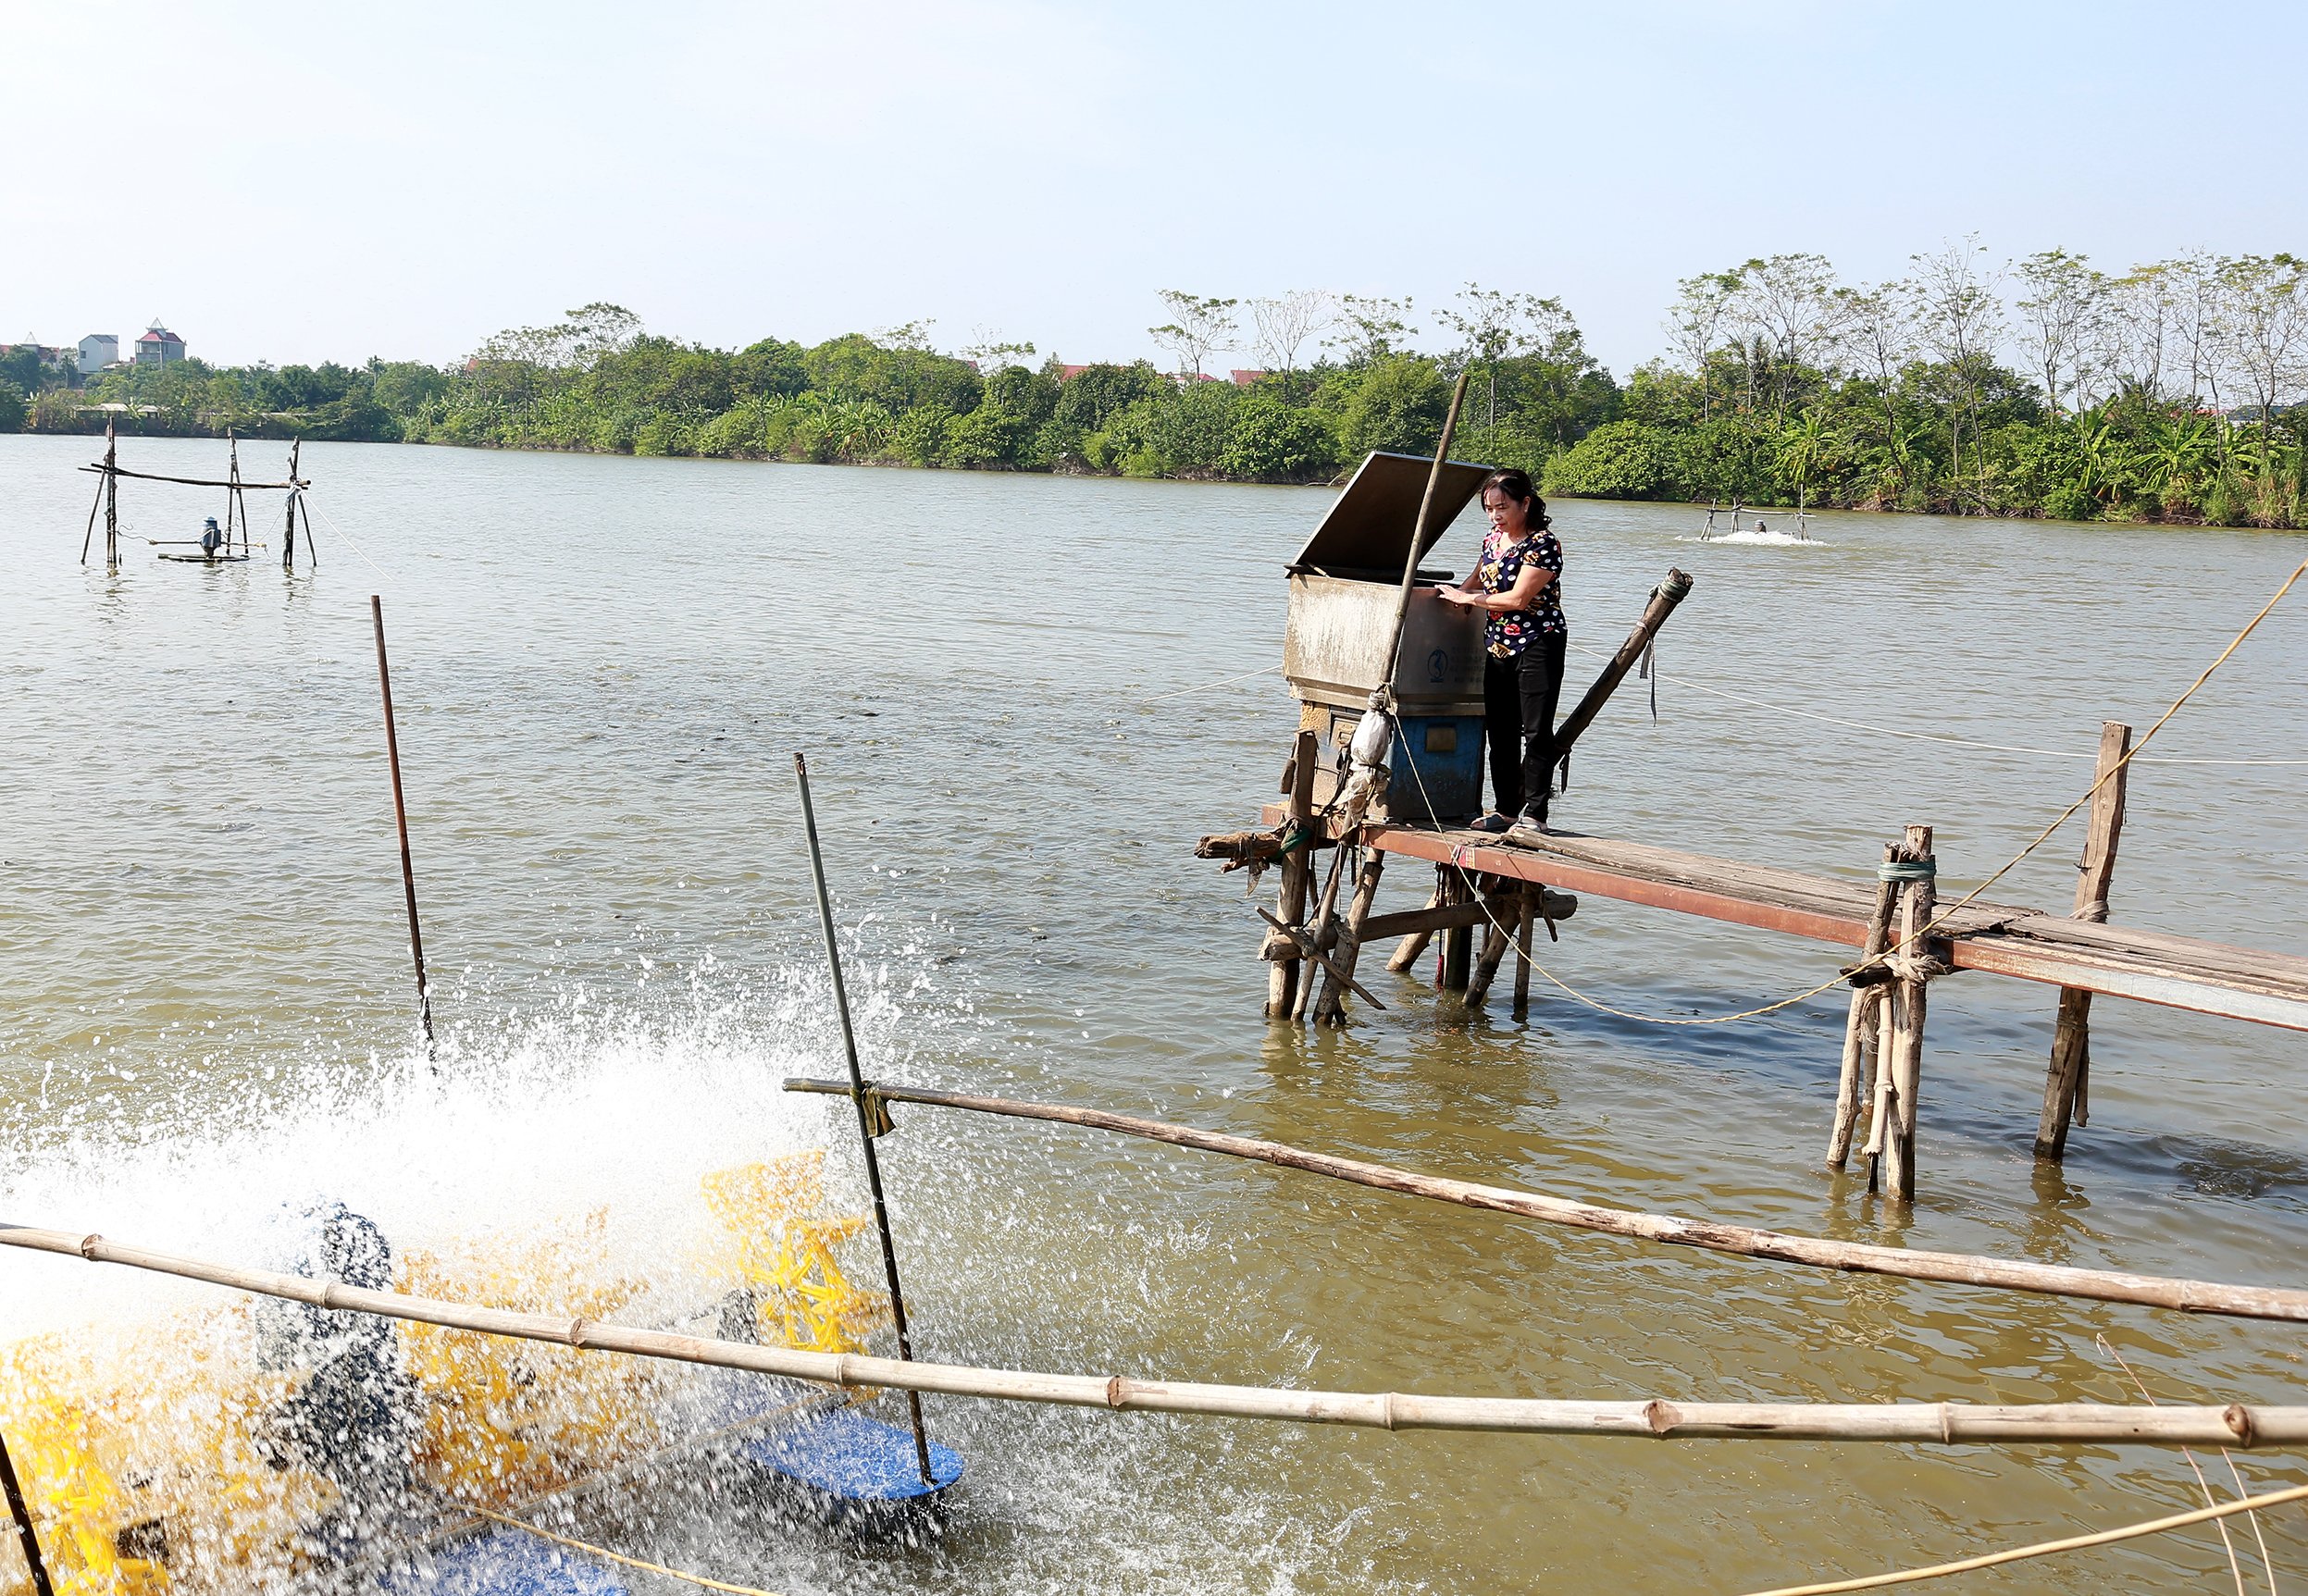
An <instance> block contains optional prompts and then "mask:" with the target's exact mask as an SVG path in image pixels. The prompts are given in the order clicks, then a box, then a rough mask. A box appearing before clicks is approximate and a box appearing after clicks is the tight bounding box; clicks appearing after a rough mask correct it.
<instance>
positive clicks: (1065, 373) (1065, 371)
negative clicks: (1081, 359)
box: [1058, 365, 1090, 382]
mask: <svg viewBox="0 0 2308 1596" xmlns="http://www.w3.org/2000/svg"><path fill="white" fill-rule="evenodd" d="M1089 369H1090V368H1089V367H1088V366H1086V365H1061V366H1060V367H1059V368H1058V380H1059V381H1061V382H1072V381H1073V379H1074V378H1075V377H1080V376H1081V375H1082V374H1083V373H1084V372H1086V371H1087V370H1089Z"/></svg>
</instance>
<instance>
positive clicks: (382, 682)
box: [368, 593, 433, 1060]
mask: <svg viewBox="0 0 2308 1596" xmlns="http://www.w3.org/2000/svg"><path fill="white" fill-rule="evenodd" d="M368 614H369V619H370V620H371V621H372V622H374V623H375V624H376V627H377V690H378V693H379V694H380V695H382V697H383V699H384V702H385V762H386V763H388V764H390V765H391V767H392V823H393V825H394V827H395V828H396V829H397V830H398V831H399V832H400V834H401V890H402V892H403V895H404V896H405V897H407V899H408V904H409V958H410V959H412V960H414V961H415V963H416V1017H417V1019H419V1020H420V1021H423V1022H424V1025H425V1057H426V1058H427V1059H428V1060H429V1059H430V1058H432V1056H433V1000H432V995H431V994H430V993H429V992H428V991H427V990H426V984H425V935H424V933H423V932H421V931H419V930H418V929H417V924H416V866H415V865H413V864H412V863H410V861H409V810H408V805H407V804H406V803H405V802H404V801H403V798H402V797H401V739H400V737H399V736H396V735H395V733H394V731H393V725H392V670H391V666H389V665H387V664H386V662H385V601H384V600H383V599H382V598H380V597H379V596H378V595H377V594H375V593H371V594H370V595H369V596H368Z"/></svg>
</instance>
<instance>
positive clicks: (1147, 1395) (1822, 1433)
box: [0, 1083, 2308, 1449]
mask: <svg viewBox="0 0 2308 1596" xmlns="http://www.w3.org/2000/svg"><path fill="white" fill-rule="evenodd" d="M828 1084H829V1085H830V1084H831V1083H828ZM832 1089H833V1090H835V1091H837V1092H846V1091H847V1090H848V1088H846V1087H841V1086H833V1087H832ZM892 1095H894V1093H893V1094H892ZM0 1245H6V1246H14V1247H23V1248H26V1249H28V1250H31V1251H35V1252H45V1253H57V1254H63V1255H66V1256H80V1257H83V1258H86V1259H88V1260H89V1261H91V1262H93V1263H109V1264H123V1265H127V1266H128V1267H130V1268H140V1269H147V1270H151V1271H154V1272H155V1273H159V1274H168V1275H174V1276H177V1277H178V1278H179V1279H182V1280H193V1281H207V1282H209V1283H210V1284H214V1285H220V1286H229V1287H231V1288H234V1289H236V1290H240V1291H245V1292H254V1293H258V1294H259V1295H263V1296H271V1297H279V1298H282V1299H284V1300H286V1301H289V1302H300V1303H306V1304H310V1305H313V1306H315V1307H320V1308H329V1309H334V1310H338V1311H341V1312H346V1313H366V1314H376V1315H378V1316H380V1317H382V1318H397V1319H406V1320H410V1321H412V1322H415V1323H418V1324H431V1325H440V1326H441V1327H443V1328H445V1329H449V1330H473V1331H477V1332H478V1333H480V1334H483V1335H495V1336H506V1337H510V1338H512V1339H515V1340H518V1341H535V1342H549V1343H551V1344H552V1345H556V1346H567V1347H574V1348H576V1349H577V1350H578V1351H580V1352H608V1353H621V1354H625V1355H629V1356H635V1357H653V1358H663V1359H666V1360H668V1361H671V1362H676V1363H692V1364H703V1365H708V1366H711V1367H719V1368H738V1369H750V1370H751V1371H753V1372H755V1373H758V1374H772V1375H782V1376H784V1377H785V1378H787V1379H801V1380H810V1381H813V1382H816V1383H819V1384H827V1385H838V1386H843V1387H850V1386H882V1387H887V1388H890V1389H893V1390H899V1391H911V1392H944V1393H946V1394H948V1395H952V1396H974V1397H983V1398H987V1399H990V1400H993V1401H999V1402H1033V1403H1048V1404H1057V1405H1061V1406H1067V1407H1090V1408H1104V1409H1108V1410H1110V1411H1113V1412H1117V1413H1194V1414H1206V1415H1210V1416H1213V1417H1231V1418H1259V1419H1274V1420H1282V1421H1284V1422H1290V1423H1298V1424H1336V1425H1347V1426H1353V1427H1357V1428H1360V1429H1449V1430H1492V1431H1505V1432H1511V1433H1517V1434H1534V1435H1584V1436H1628V1437H1635V1438H1640V1439H1643V1440H1660V1439H1675V1440H1683V1439H1693V1440H1696V1439H1710V1440H1722V1441H1896V1442H1921V1443H1926V1444H1932V1445H1947V1446H1959V1445H1970V1444H2006V1445H2009V1444H2025V1443H2036V1442H2066V1443H2079V1444H2098V1445H2137V1446H2204V1447H2209V1446H2227V1447H2231V1448H2245V1449H2252V1448H2261V1447H2285V1448H2297V1447H2300V1446H2302V1445H2308V1407H2299V1406H2269V1407H2260V1406H2247V1405H2245V1404H2240V1403H2239V1404H2228V1405H2227V1406H2224V1407H2211V1406H2203V1407H2178V1406H2173V1407H2147V1406H2142V1407H2130V1406H2124V1405H2119V1404H2102V1403H2041V1404H1994V1405H1990V1404H1967V1403H1801V1402H1791V1403H1768V1402H1675V1401H1669V1400H1667V1399H1664V1398H1658V1397H1654V1398H1652V1399H1650V1400H1648V1401H1633V1400H1628V1401H1618V1402H1587V1401H1561V1400H1550V1399H1545V1398H1537V1397H1469V1396H1421V1395H1415V1394H1412V1393H1410V1392H1343V1391H1304V1390H1298V1389H1296V1388H1278V1387H1272V1386H1250V1385H1218V1384H1204V1383H1186V1382H1181V1381H1173V1380H1143V1379H1130V1378H1129V1377H1127V1376H1124V1375H1103V1376H1101V1375H1067V1374H1048V1373H1042V1372H1039V1371H1035V1370H1025V1369H1002V1368H987V1367H980V1366H976V1365H972V1364H937V1363H910V1362H906V1361H904V1360H902V1359H899V1358H886V1357H867V1356H865V1355H862V1354H858V1353H824V1352H801V1351H798V1350H795V1349H793V1348H789V1347H767V1346H757V1345H754V1344H752V1343H751V1342H726V1341H716V1340H713V1339H711V1338H708V1337H704V1336H686V1335H675V1334H673V1333H671V1332H668V1331H664V1330H640V1329H637V1328H635V1327H632V1326H627V1325H619V1324H612V1323H607V1322H603V1321H600V1320H594V1319H588V1318H582V1317H577V1318H561V1317H558V1316H555V1315H550V1314H527V1313H515V1312H513V1311H510V1310H508V1309H504V1308H490V1307H481V1306H478V1305H473V1304H469V1303H457V1302H447V1301H443V1300H441V1299H440V1298H438V1297H417V1296H406V1295H403V1294H402V1293H398V1292H379V1291H367V1290H364V1289H362V1288H360V1287H356V1286H348V1285H344V1284H342V1283H341V1282H340V1281H331V1280H314V1279H312V1278H311V1277H309V1276H305V1275H291V1274H282V1273H279V1272H277V1271H274V1270H271V1269H251V1268H238V1267H235V1266H230V1265H223V1264H213V1263H208V1262H205V1261H203V1260H200V1259H196V1258H187V1257H181V1256H175V1255H172V1254H168V1253H161V1252H155V1251H152V1250H150V1249H147V1248H143V1247H134V1246H128V1245H124V1244H122V1243H118V1242H110V1241H106V1240H105V1238H104V1237H102V1236H98V1235H88V1236H81V1235H75V1234H72V1233H71V1232H69V1231H52V1230H35V1229H32V1228H30V1227H26V1226H0Z"/></svg>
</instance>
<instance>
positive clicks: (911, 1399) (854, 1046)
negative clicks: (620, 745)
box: [793, 749, 937, 1485]
mask: <svg viewBox="0 0 2308 1596" xmlns="http://www.w3.org/2000/svg"><path fill="white" fill-rule="evenodd" d="M793 779H794V780H795V782H796V783H798V784H799V785H800V788H801V824H802V828H803V830H805V831H806V832H807V833H808V834H809V839H810V874H811V877H812V878H813V880H814V881H815V882H816V884H817V923H818V926H819V928H820V929H821V930H823V931H824V932H825V966H826V968H827V969H828V970H829V971H832V972H833V978H834V1012H835V1013H836V1014H837V1015H838V1016H839V1017H840V1020H841V1052H842V1057H843V1058H846V1059H848V1060H849V1064H850V1103H851V1104H852V1105H853V1106H855V1107H856V1108H857V1111H858V1146H859V1148H860V1150H861V1151H862V1152H863V1153H864V1155H865V1184H866V1187H867V1189H868V1190H870V1191H871V1192H872V1193H873V1194H874V1226H875V1229H876V1230H877V1231H880V1232H881V1238H882V1272H883V1275H884V1278H885V1279H887V1281H888V1282H889V1317H890V1319H891V1322H892V1323H894V1324H895V1325H896V1326H897V1330H898V1356H899V1357H900V1359H902V1360H904V1361H906V1362H908V1363H911V1362H912V1361H913V1335H912V1331H911V1330H909V1329H908V1328H907V1326H906V1299H905V1293H904V1292H903V1291H902V1290H901V1289H900V1286H899V1284H898V1247H897V1243H895V1242H893V1241H892V1240H891V1239H890V1235H889V1204H888V1203H887V1201H886V1200H885V1199H884V1197H883V1195H882V1164H881V1159H880V1158H879V1157H876V1156H875V1152H874V1138H875V1137H876V1136H878V1135H879V1134H881V1132H883V1131H884V1130H886V1129H887V1120H882V1119H881V1116H880V1115H878V1114H877V1113H876V1112H875V1107H874V1105H872V1104H870V1103H868V1102H867V1101H866V1093H865V1072H864V1070H862V1069H861V1068H860V1067H859V1064H858V1038H857V1033H856V1032H855V1031H854V1030H852V1029H851V1028H850V992H849V989H848V987H846V986H845V985H844V984H842V979H841V945H840V943H839V941H838V940H837V939H836V937H835V935H834V904H833V899H832V897H830V896H828V895H827V893H826V890H825V854H824V852H823V851H822V850H821V849H820V848H819V847H818V846H817V810H816V808H815V807H814V806H813V804H812V803H811V802H810V765H809V761H807V760H805V759H803V758H802V757H801V753H800V749H796V750H795V751H794V755H793ZM876 1120H881V1122H880V1123H878V1124H877V1123H876V1122H875V1121H876ZM906 1411H907V1412H908V1413H909V1414H910V1415H911V1416H912V1419H913V1453H914V1459H915V1461H916V1463H917V1464H918V1465H919V1466H920V1467H921V1470H922V1483H923V1484H924V1485H936V1484H937V1476H936V1475H935V1474H933V1473H932V1472H931V1471H930V1442H929V1433H928V1431H926V1430H925V1429H923V1428H922V1398H921V1396H920V1394H919V1393H918V1392H913V1391H911V1390H910V1391H908V1392H906Z"/></svg>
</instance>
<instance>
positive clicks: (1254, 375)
mask: <svg viewBox="0 0 2308 1596" xmlns="http://www.w3.org/2000/svg"><path fill="white" fill-rule="evenodd" d="M1226 375H1227V376H1228V377H1233V378H1234V379H1235V387H1236V388H1255V387H1257V386H1258V385H1259V383H1261V382H1264V381H1265V380H1266V373H1264V372H1262V371H1230V372H1228V373H1227V374H1226Z"/></svg>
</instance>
